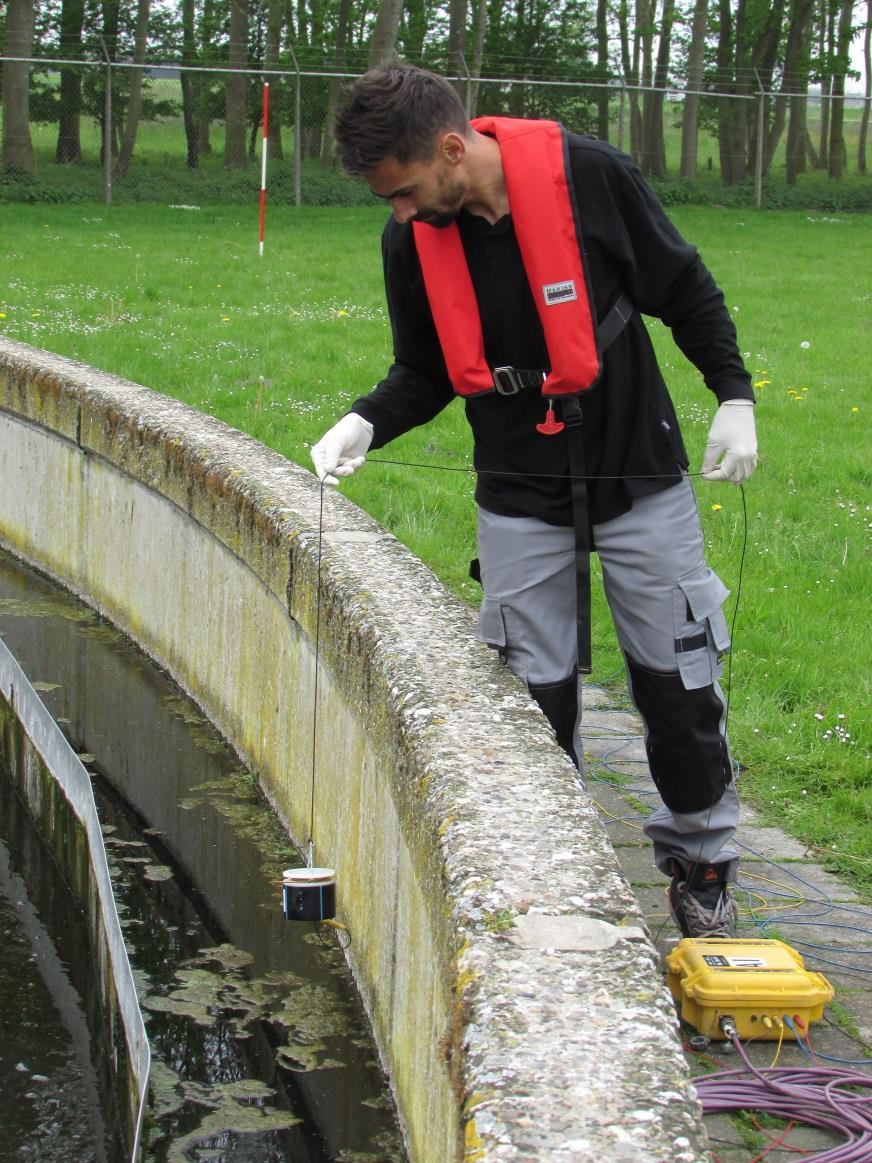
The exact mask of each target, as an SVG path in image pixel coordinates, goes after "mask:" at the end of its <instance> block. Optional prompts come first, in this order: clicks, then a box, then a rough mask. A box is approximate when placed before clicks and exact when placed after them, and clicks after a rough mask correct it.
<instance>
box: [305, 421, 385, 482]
mask: <svg viewBox="0 0 872 1163" xmlns="http://www.w3.org/2000/svg"><path fill="white" fill-rule="evenodd" d="M370 444H372V425H371V424H370V422H369V421H368V420H364V418H363V417H362V416H358V415H357V413H356V412H349V413H348V415H347V416H343V417H342V419H341V420H340V421H339V423H338V424H334V425H333V427H332V428H331V429H330V431H329V432H327V433H325V434H324V435H323V436H322V437H321V439H320V440H319V441H318V443H317V444H315V445H314V446H313V447H312V463H313V464H314V466H315V472H316V473H317V474H318V480H319V481H321V482H322V484H325V485H338V484H339V478H340V477H350V476H351V474H352V473H353V472H355V471H356V470H357V469H359V468H360V466H361V465H362V464H363V462H364V460H365V458H366V453H367V451H368V449H369V446H370Z"/></svg>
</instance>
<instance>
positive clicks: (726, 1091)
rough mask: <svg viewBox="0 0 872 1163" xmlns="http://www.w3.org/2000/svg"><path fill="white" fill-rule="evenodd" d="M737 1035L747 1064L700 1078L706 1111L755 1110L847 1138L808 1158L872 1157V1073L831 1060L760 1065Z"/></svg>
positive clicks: (857, 1161)
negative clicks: (832, 1063) (837, 1065)
mask: <svg viewBox="0 0 872 1163" xmlns="http://www.w3.org/2000/svg"><path fill="white" fill-rule="evenodd" d="M731 1041H732V1043H733V1045H734V1046H735V1047H736V1049H737V1050H738V1051H739V1054H740V1055H741V1058H742V1061H743V1062H744V1064H745V1068H744V1069H738V1070H724V1071H722V1072H720V1073H719V1074H708V1075H705V1076H704V1077H702V1078H696V1079H694V1088H695V1089H696V1093H697V1095H698V1096H699V1099H700V1102H701V1103H702V1108H703V1111H704V1113H705V1114H707V1115H712V1114H725V1113H727V1112H729V1111H739V1110H755V1111H762V1112H764V1113H765V1114H768V1115H775V1116H776V1117H777V1118H782V1119H787V1120H793V1121H795V1122H799V1123H806V1124H807V1125H808V1126H811V1127H818V1128H820V1129H821V1130H825V1131H832V1132H833V1133H834V1134H837V1135H839V1136H841V1137H842V1138H843V1140H844V1141H843V1142H842V1143H839V1144H838V1146H835V1147H830V1148H828V1149H827V1150H826V1151H823V1152H821V1153H819V1154H817V1155H808V1156H805V1163H872V1078H869V1077H868V1076H867V1075H865V1074H861V1073H860V1072H859V1071H857V1070H841V1069H838V1068H835V1067H830V1066H799V1067H787V1066H782V1067H778V1068H776V1067H768V1068H766V1067H764V1068H763V1069H758V1068H757V1067H756V1066H754V1065H753V1064H752V1062H751V1061H750V1059H749V1058H748V1055H747V1054H746V1053H745V1050H744V1048H743V1046H742V1043H741V1042H740V1041H739V1039H738V1037H733V1038H731ZM858 1092H859V1093H858ZM864 1092H865V1093H864Z"/></svg>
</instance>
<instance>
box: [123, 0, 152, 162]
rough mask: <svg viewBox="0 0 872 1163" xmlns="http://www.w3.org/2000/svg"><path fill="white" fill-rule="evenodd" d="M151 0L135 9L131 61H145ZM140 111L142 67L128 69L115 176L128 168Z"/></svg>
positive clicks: (136, 62)
mask: <svg viewBox="0 0 872 1163" xmlns="http://www.w3.org/2000/svg"><path fill="white" fill-rule="evenodd" d="M150 3H151V0H139V3H138V5H137V9H136V34H135V37H134V45H133V63H134V64H135V65H141V64H142V63H143V62H144V61H145V46H146V41H147V39H148V16H149V7H150ZM141 113H142V69H141V68H136V69H131V70H130V103H129V104H128V106H127V124H126V125H125V127H124V137H123V138H122V141H121V152H120V153H119V154H118V161H117V163H116V166H115V176H116V177H117V178H123V177H125V176H126V174H127V171H128V169H129V168H130V161H131V158H132V157H133V148H134V146H135V144H136V132H137V130H138V129H139V117H140V114H141Z"/></svg>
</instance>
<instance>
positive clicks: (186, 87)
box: [181, 0, 202, 170]
mask: <svg viewBox="0 0 872 1163" xmlns="http://www.w3.org/2000/svg"><path fill="white" fill-rule="evenodd" d="M194 3H195V0H182V65H183V68H182V77H181V80H182V117H183V119H184V123H185V142H186V144H187V159H186V161H187V166H188V169H190V170H196V169H198V168H199V165H200V132H199V127H198V125H197V106H198V104H199V99H200V92H201V89H202V82H201V80H200V75H199V74H198V73H195V72H193V71H192V72H188V71H187V69H191V68H192V66H193V65H195V64H196V63H197V42H196V38H195V35H194V19H195V11H194Z"/></svg>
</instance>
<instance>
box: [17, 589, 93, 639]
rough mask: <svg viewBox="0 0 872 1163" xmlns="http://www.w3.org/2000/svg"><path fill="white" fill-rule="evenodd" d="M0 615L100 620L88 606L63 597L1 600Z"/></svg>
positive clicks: (84, 620) (78, 620) (70, 620)
mask: <svg viewBox="0 0 872 1163" xmlns="http://www.w3.org/2000/svg"><path fill="white" fill-rule="evenodd" d="M0 613H3V614H9V615H10V616H11V617H13V618H63V619H64V620H65V621H67V622H81V623H89V622H91V623H93V622H96V621H97V618H98V615H97V614H95V613H94V611H93V610H89V609H88V607H87V606H82V605H80V604H78V603H73V602H71V601H70V600H69V599H66V598H64V597H63V596H62V595H60V596H59V597H58V598H57V599H53V598H49V597H41V598H0ZM113 633H115V632H113Z"/></svg>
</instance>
